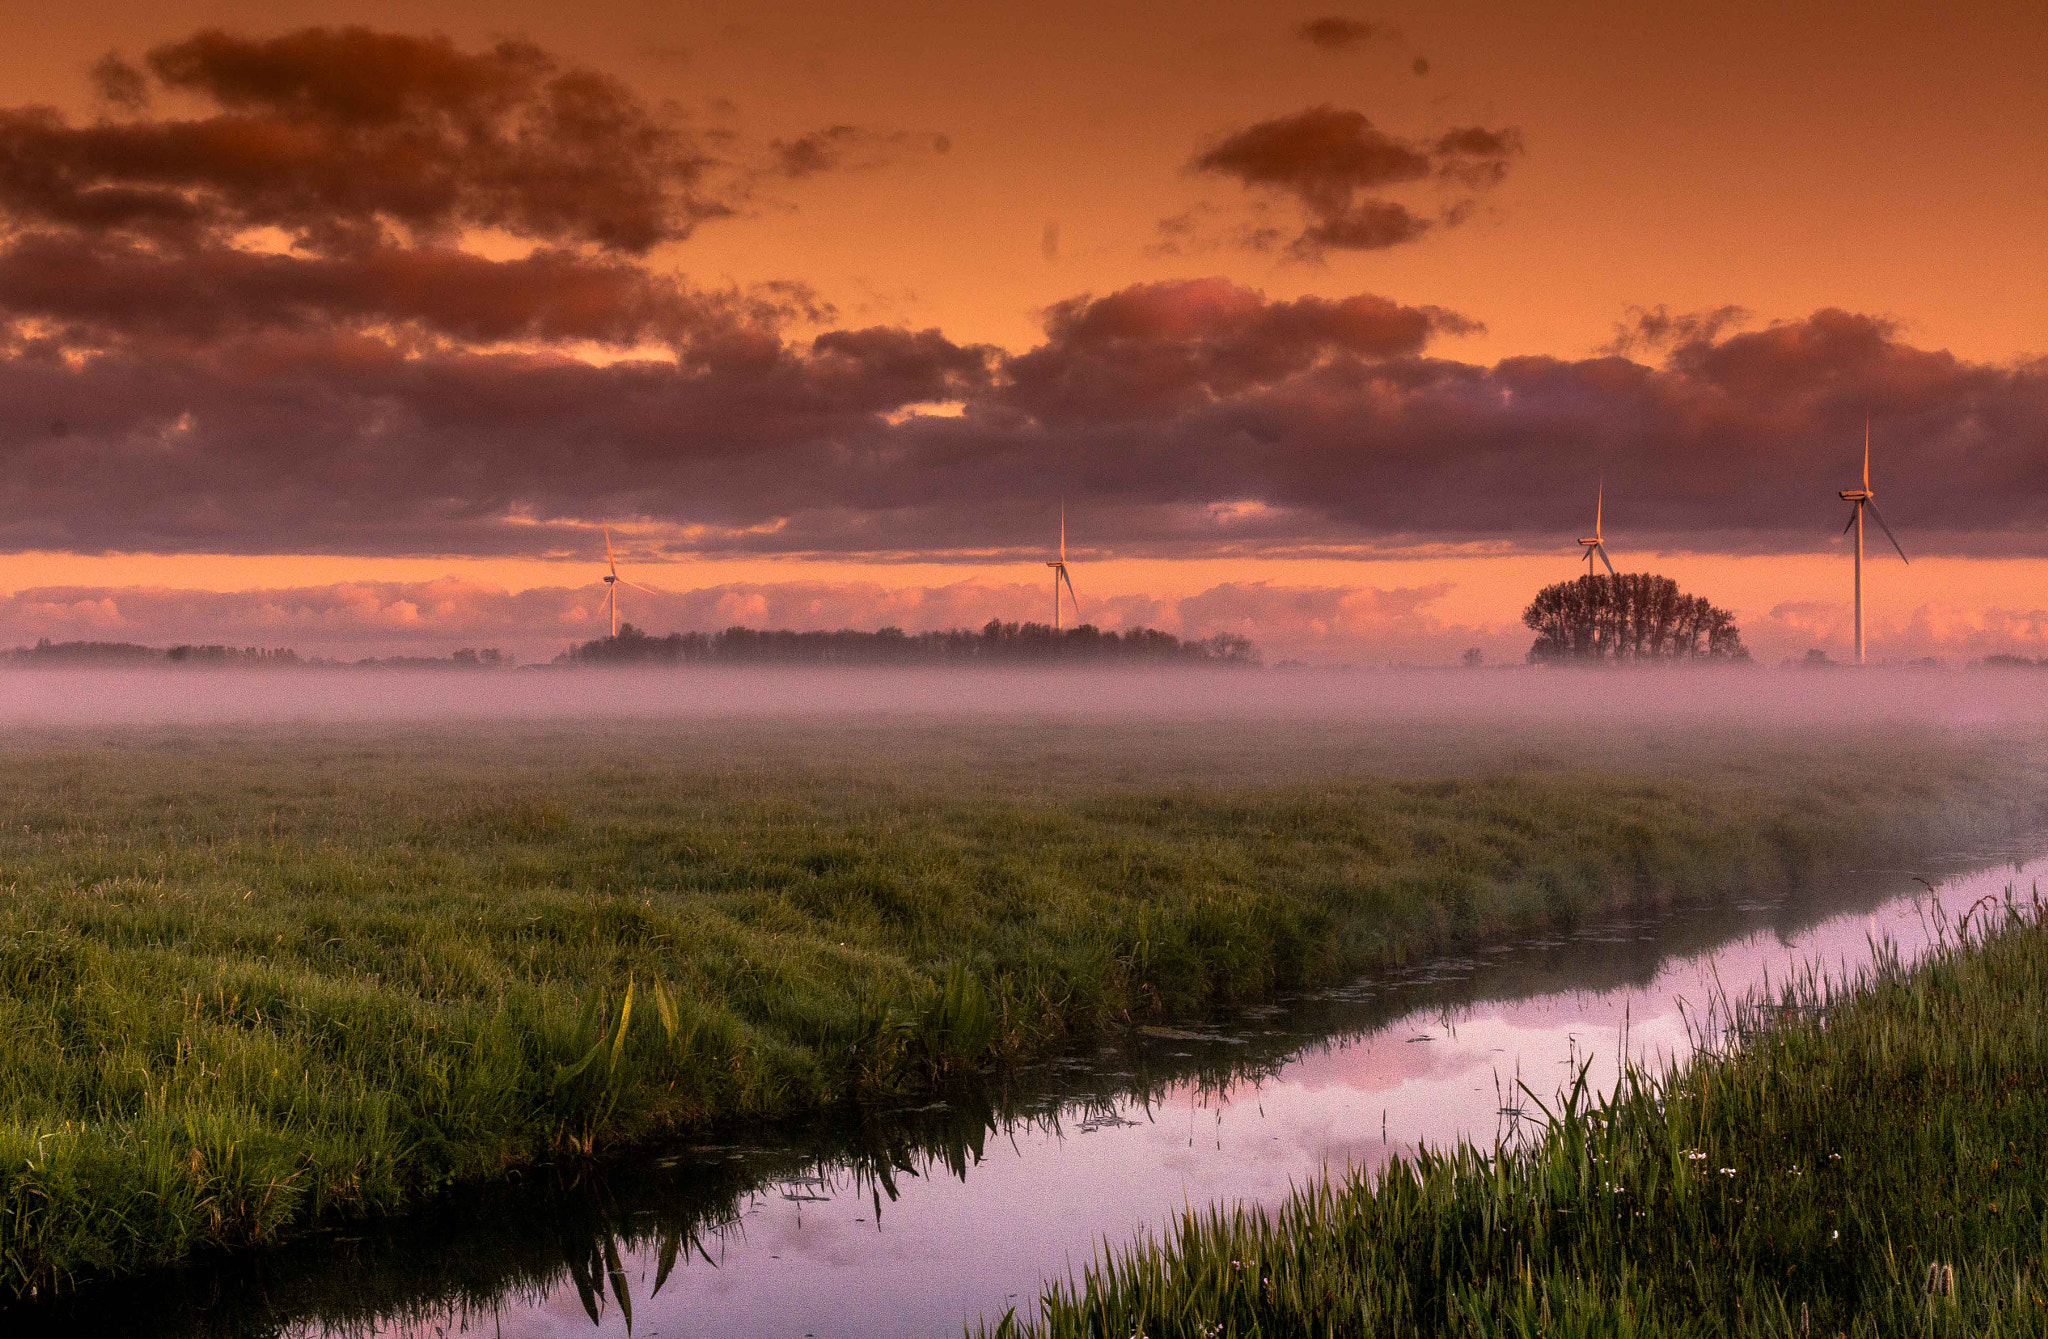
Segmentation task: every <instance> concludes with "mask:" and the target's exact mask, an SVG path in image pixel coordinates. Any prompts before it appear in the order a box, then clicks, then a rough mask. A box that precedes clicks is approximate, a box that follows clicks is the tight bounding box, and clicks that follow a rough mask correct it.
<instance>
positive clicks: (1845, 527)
mask: <svg viewBox="0 0 2048 1339" xmlns="http://www.w3.org/2000/svg"><path fill="white" fill-rule="evenodd" d="M1855 524H1856V509H1855V508H1854V507H1851V508H1849V519H1848V520H1847V521H1845V522H1844V523H1843V525H1842V533H1843V534H1845V535H1846V534H1848V533H1849V530H1850V528H1851V527H1853V526H1854V525H1855Z"/></svg>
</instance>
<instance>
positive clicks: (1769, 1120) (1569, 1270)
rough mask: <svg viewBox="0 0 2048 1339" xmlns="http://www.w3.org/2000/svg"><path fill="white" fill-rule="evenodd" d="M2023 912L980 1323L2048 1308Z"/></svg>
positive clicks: (1212, 1325) (1397, 1328)
mask: <svg viewBox="0 0 2048 1339" xmlns="http://www.w3.org/2000/svg"><path fill="white" fill-rule="evenodd" d="M2040 912H2041V904H2040V902H2039V897H2038V893H2035V894H2033V895H2032V896H2030V897H2029V898H2028V899H2027V900H2026V901H2025V902H2019V901H2016V900H2015V901H2008V902H2007V903H2006V904H2005V905H2003V906H1997V907H1987V908H1984V910H1983V916H1982V919H1981V920H1980V923H1979V924H1978V925H1976V926H1974V927H1972V926H1969V925H1964V926H1955V927H1948V930H1949V933H1948V934H1947V935H1946V936H1945V938H1944V941H1943V944H1942V947H1941V948H1940V950H1939V951H1938V952H1937V954H1936V955H1935V956H1934V957H1933V958H1932V959H1931V960H1928V961H1924V962H1923V963H1921V964H1920V965H1918V966H1916V967H1915V968H1914V969H1912V970H1910V971H1909V970H1906V969H1904V968H1902V967H1901V966H1900V965H1899V963H1898V961H1897V959H1896V957H1895V956H1894V957H1891V958H1889V959H1886V958H1883V957H1880V960H1879V964H1878V966H1877V968H1876V969H1875V970H1874V971H1872V972H1870V973H1868V974H1867V975H1865V976H1864V977H1862V978H1861V979H1859V980H1856V981H1853V982H1849V983H1830V982H1823V981H1820V980H1817V979H1815V978H1814V977H1812V976H1811V975H1809V976H1807V977H1806V978H1805V979H1803V980H1799V981H1795V982H1792V983H1789V984H1788V985H1787V986H1786V988H1785V990H1784V992H1783V994H1782V995H1781V996H1780V997H1778V998H1776V999H1772V1000H1762V1001H1751V1002H1747V1003H1745V1004H1741V1005H1738V1006H1737V1007H1735V1008H1733V1009H1732V1010H1723V1011H1719V1012H1716V1013H1714V1014H1712V1015H1711V1016H1710V1017H1708V1018H1707V1019H1704V1020H1700V1022H1699V1023H1698V1024H1696V1030H1697V1032H1698V1033H1699V1034H1700V1036H1699V1039H1700V1040H1701V1041H1702V1042H1704V1043H1706V1044H1707V1047H1708V1049H1705V1050H1702V1051H1701V1052H1700V1053H1699V1054H1698V1055H1697V1057H1696V1058H1695V1059H1694V1060H1693V1061H1692V1062H1691V1063H1690V1064H1688V1065H1687V1066H1685V1067H1683V1068H1674V1069H1668V1070H1665V1071H1663V1072H1661V1073H1657V1074H1645V1073H1642V1072H1640V1071H1638V1072H1633V1073H1629V1074H1626V1075H1625V1076H1624V1079H1623V1082H1622V1084H1621V1085H1620V1087H1619V1088H1618V1089H1617V1090H1616V1091H1615V1092H1614V1093H1613V1094H1611V1095H1609V1096H1607V1097H1605V1098H1601V1099H1595V1098H1593V1097H1592V1096H1590V1095H1589V1094H1588V1092H1587V1089H1586V1084H1585V1071H1584V1070H1583V1069H1582V1070H1581V1071H1580V1072H1579V1075H1578V1080H1577V1082H1576V1084H1575V1085H1574V1086H1573V1087H1571V1088H1570V1089H1568V1090H1567V1091H1565V1092H1563V1093H1561V1094H1559V1095H1558V1098H1557V1100H1555V1101H1552V1102H1549V1103H1547V1104H1546V1105H1545V1107H1544V1110H1545V1114H1546V1116H1547V1117H1548V1120H1547V1122H1546V1126H1545V1129H1544V1131H1543V1133H1542V1134H1541V1136H1540V1137H1538V1138H1536V1139H1535V1140H1533V1141H1532V1142H1530V1143H1528V1144H1525V1145H1497V1146H1494V1147H1487V1148H1479V1147H1472V1146H1469V1145H1465V1146H1460V1147H1458V1148H1455V1149H1449V1150H1444V1151H1441V1152H1425V1153H1422V1154H1419V1155H1417V1156H1415V1157H1412V1158H1397V1159H1395V1160H1394V1161H1393V1162H1392V1163H1391V1164H1390V1165H1389V1166H1388V1167H1387V1168H1386V1169H1385V1170H1384V1172H1383V1173H1382V1174H1381V1175H1380V1176H1378V1177H1377V1178H1375V1179H1366V1178H1362V1177H1352V1178H1350V1179H1348V1180H1344V1181H1341V1182H1334V1183H1330V1182H1326V1183H1323V1184H1319V1185H1316V1186H1314V1187H1311V1188H1308V1189H1306V1190H1304V1191H1302V1192H1300V1193H1299V1194H1297V1195H1296V1196H1295V1197H1294V1198H1293V1199H1291V1200H1290V1201H1289V1202H1287V1203H1286V1204H1285V1205H1283V1206H1282V1207H1280V1208H1279V1209H1278V1210H1277V1211H1275V1212H1271V1213H1268V1212H1265V1211H1264V1210H1260V1209H1256V1208H1234V1209H1212V1210H1207V1211H1202V1212H1197V1213H1191V1214H1189V1215H1188V1216H1187V1217H1186V1218H1184V1219H1183V1220H1182V1221H1181V1223H1180V1224H1179V1225H1178V1227H1177V1229H1175V1230H1174V1231H1173V1232H1172V1233H1171V1234H1170V1236H1169V1237H1168V1238H1167V1239H1166V1240H1164V1241H1144V1242H1139V1243H1137V1244H1134V1245H1132V1246H1129V1247H1127V1248H1125V1249H1123V1250H1120V1251H1117V1252H1114V1253H1112V1254H1110V1255H1108V1256H1107V1257H1106V1258H1103V1259H1101V1260H1100V1261H1098V1263H1097V1264H1096V1265H1095V1266H1094V1267H1092V1268H1090V1269H1088V1270H1087V1271H1086V1272H1085V1273H1084V1274H1083V1275H1082V1276H1081V1277H1080V1278H1079V1279H1077V1280H1074V1281H1071V1282H1069V1283H1066V1284H1063V1285H1060V1286H1056V1287H1053V1288H1052V1289H1050V1290H1049V1291H1048V1292H1047V1293H1046V1295H1045V1297H1044V1299H1043V1301H1042V1315H1041V1317H1040V1318H1038V1319H1037V1320H1036V1321H1035V1323H1028V1324H1020V1323H1018V1322H1017V1320H1016V1319H1015V1318H1014V1317H1011V1318H1007V1319H1006V1320H1005V1321H1004V1323H1003V1324H1002V1325H1000V1326H999V1327H998V1328H997V1332H998V1333H1002V1334H1007V1335H1033V1336H1082V1335H1087V1336H1110V1335H1114V1336H1118V1339H1127V1336H1130V1335H1135V1334H1142V1335H1147V1336H1150V1337H1151V1339H1178V1337H1180V1336H1188V1337H1189V1339H1194V1337H1196V1336H1199V1337H1200V1339H1223V1337H1225V1336H1250V1335H1279V1334H1287V1335H1297V1334H1298V1335H1336V1334H1444V1335H1484V1336H1494V1335H1499V1336H1509V1335H1513V1336H1528V1335H1643V1336H1696V1335H1697V1336H1707V1335H1745V1336H1748V1335H1763V1336H1777V1335H1783V1336H1788V1337H1789V1336H1797V1337H1798V1339H1805V1337H1806V1336H1809V1335H1856V1336H1865V1335H1868V1336H1877V1335H1885V1336H1890V1335H1965V1334H1967V1335H2022V1334H2024V1335H2039V1334H2042V1333H2044V1332H2048V1300H2044V1293H2048V1284H2044V1279H2043V1273H2042V1270H2043V1260H2044V1258H2048V1250H2044V1246H2048V1230H2044V1223H2048V1158H2044V1156H2043V1153H2044V1145H2043V1141H2042V1136H2041V1131H2042V1130H2044V1129H2048V928H2044V925H2043V923H2042V919H2041V915H2040ZM1984 922H1990V923H1991V925H1987V924H1985V923H1984ZM1993 925H1995V927H1996V928H1997V930H1998V932H1997V933H1992V934H1988V935H1987V934H1986V933H1985V931H1986V930H1987V929H1990V928H1992V926H1993ZM1530 1096H1531V1097H1533V1096H1534V1095H1530Z"/></svg>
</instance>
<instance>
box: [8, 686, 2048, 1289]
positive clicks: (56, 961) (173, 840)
mask: <svg viewBox="0 0 2048 1339" xmlns="http://www.w3.org/2000/svg"><path fill="white" fill-rule="evenodd" d="M1589 747H1590V746H1589V745H1588V744H1587V743H1586V741H1583V740H1578V739H1571V738H1565V737H1542V736H1536V735H1520V734H1514V735H1497V736H1494V737H1489V738H1483V739H1473V738H1451V737H1447V736H1445V735H1443V734H1442V732H1441V731H1428V730H1421V729H1419V728H1418V729H1415V730H1411V731H1410V732H1409V733H1407V734H1398V733H1390V732H1389V731H1386V730H1381V731H1371V730H1368V729H1366V728H1365V727H1362V726H1358V725H1350V726H1342V727H1337V726H1316V725H1296V726H1286V725H1282V724H1275V723H1273V722H1265V723H1256V724H1245V725H1236V726H1232V725H1228V724H1219V723H1213V722H1211V723H1200V724H1190V725H1169V724H1151V725H1144V726H1128V727H1120V728H1114V729H1111V728H1105V727H1103V726H1101V725H1099V724H1091V725H1088V726H1087V727H1085V728H1082V727H1078V726H1075V725H1074V724H1073V723H1071V722H1069V723H1059V722H1029V721H1026V722H1009V723H1004V722H991V721H983V722H980V723H974V722H969V721H964V720H956V721H918V720H898V721H881V720H874V721H858V720H855V721H841V722H838V723H836V724H833V725H830V726H825V727H821V726H819V725H818V724H817V723H816V722H810V723H789V722H784V723H775V722H765V723H757V724H754V725H750V726H744V727H743V726H717V727H713V726H704V725H691V726H688V727H683V726H676V725H667V726H641V727H634V728H633V730H632V731H631V732H629V731H628V729H627V727H623V726H619V725H616V724H614V725H611V726H606V727H602V729H601V731H600V733H597V734H589V733H583V732H579V731H576V730H571V729H569V728H566V727H559V726H557V727H539V726H535V727H521V728H509V727H508V728H496V727H494V728H493V730H492V731H491V732H489V733H485V732H481V731H470V732H466V733H465V732H458V731H456V730H454V729H452V728H450V729H444V730H440V731H437V732H431V733H427V734H420V733H418V732H400V731H397V730H392V729H373V728H368V727H365V728H359V729H342V728H325V729H313V728H305V729H286V728H276V729H247V730H213V731H208V732H198V731H192V730H178V731H163V730H159V731H138V732H132V733H121V732H99V733H95V734H91V735H80V734H74V735H17V736H16V737H14V738H13V739H12V740H10V741H9V744H8V750H7V763H8V767H7V769H6V772H5V777H6V780H5V781H4V782H0V1290H4V1291H13V1292H22V1291H26V1290H28V1289H30V1288H43V1289H47V1288H52V1287H63V1286H69V1285H71V1284H73V1283H75V1282H77V1281H80V1280H82V1279H85V1278H88V1277H92V1276H96V1275H109V1274H118V1273H125V1272H131V1271H136V1270H141V1269H145V1268H149V1267H152V1266H157V1265H163V1264H170V1263H176V1262H179V1261H183V1260H186V1259H188V1258H190V1257H192V1256H193V1255H194V1254H195V1253H199V1252H203V1251H209V1250H214V1249H218V1248H234V1247H242V1246H248V1245H253V1244H259V1243H268V1242H273V1241H277V1240H280V1239H283V1238H286V1237H289V1236H290V1235H292V1234H293V1232H294V1231H295V1230H297V1229H300V1228H302V1227H304V1226H306V1225H308V1224H311V1223H314V1222H319V1221H324V1220H332V1219H333V1218H335V1217H336V1216H340V1215H368V1214H385V1213H391V1212H396V1211H399V1210H403V1209H406V1208H408V1207H411V1206H414V1205H416V1204H419V1203H420V1202H422V1201H423V1200H426V1199H428V1198H430V1197H432V1196H434V1195H435V1194H436V1193H437V1192H439V1191H441V1190H443V1189H445V1188H447V1187H449V1186H451V1185H454V1184H458V1183H481V1182H489V1181H491V1180H493V1179H496V1178H499V1177H501V1176H503V1175H505V1174H506V1173H507V1172H508V1170H510V1169H513V1168H516V1167H518V1166H521V1165H523V1164H527V1163H531V1162H532V1161H534V1160H536V1159H539V1158H543V1157H548V1156H560V1155H562V1154H564V1153H582V1152H594V1151H598V1150H601V1149H603V1148H605V1147H608V1146H613V1145H617V1144H619V1143H621V1142H623V1141H627V1140H632V1139H639V1138H646V1137H650V1136H653V1135H656V1134H659V1133H662V1132H666V1131H674V1130H678V1129H687V1128H692V1127H700V1126H703V1125H705V1124H707V1123H711V1122H716V1121H719V1120H725V1119H732V1118H738V1117H750V1116H759V1115H764V1114H767V1115H775V1114H787V1113H793V1112H799V1111H805V1110H815V1109H818V1108H821V1107H825V1106H829V1105H831V1104H834V1103H839V1102H845V1101H853V1100H859V1099H862V1098H864V1097H875V1096H881V1095H886V1094H890V1093H898V1092H902V1091H905V1090H908V1089H916V1088H919V1087H923V1086H928V1085H931V1084H933V1083H936V1082H943V1081H944V1080H945V1079H946V1078H947V1077H948V1076H949V1075H950V1074H954V1073H957V1072H959V1071H961V1070H963V1069H968V1068H975V1067H981V1066H985V1065H989V1064H1000V1063H1002V1062H1004V1061H1006V1060H1012V1059H1016V1058H1020V1057H1024V1056H1028V1055H1033V1054H1043V1053H1045V1052H1047V1051H1049V1050H1053V1049H1057V1048H1060V1047H1063V1046H1067V1045H1070V1044H1072V1043H1073V1042H1075V1041H1076V1040H1077V1039H1079V1038H1081V1037H1084V1036H1086V1035H1087V1034H1089V1033H1091V1032H1094V1031H1097V1030H1099V1029H1102V1028H1105V1027H1112V1026H1120V1025H1122V1024H1124V1023H1126V1022H1128V1021H1130V1020H1133V1019H1143V1018H1163V1017H1169V1016H1180V1015H1189V1014H1194V1013H1197V1012H1199V1011H1201V1010H1203V1009H1205V1008H1209V1007H1211V1006H1213V1005H1216V1004H1218V1003H1220V1002H1223V1001H1227V1000H1235V999H1244V998H1249V997H1253V996H1257V995H1260V994H1263V993H1266V992H1270V991H1272V990H1274V989H1276V988H1281V987H1287V986H1293V985H1297V984H1305V983H1309V982H1313V981H1317V980H1325V979H1331V978H1334V977H1336V976H1338V975H1341V974H1344V973H1347V972H1352V971H1356V970H1359V969H1361V968H1364V967H1367V966H1370V965H1373V964H1375V963H1382V962H1388V961H1398V960H1400V959H1402V958H1403V957H1405V956H1409V955H1413V954H1416V953H1420V952H1424V951H1428V950H1430V949H1434V948H1438V947H1443V946H1446V945H1449V944H1452V943H1456V942H1462V941H1467V940H1471V939H1475V938H1485V937H1494V936H1503V935H1509V934H1515V933H1521V932H1525V931H1529V930H1534V929H1539V928H1544V927H1549V926H1555V925H1560V924H1569V923H1573V922H1575V921H1578V920H1581V919H1584V918H1588V917H1595V916H1598V915H1600V914H1602V913H1603V912H1605V911H1607V910H1610V909H1612V908H1614V907H1616V906H1620V905H1630V906H1636V907H1641V906H1645V905H1651V904H1663V903H1670V902H1674V901H1684V900H1694V901H1711V900H1715V899H1722V898H1747V897H1750V896H1755V895H1757V894H1759V893H1764V892H1770V891H1775V890H1782V889H1784V888H1787V887H1790V886H1793V885H1796V884H1798V883H1799V882H1800V881H1802V880H1804V879H1805V878H1807V877H1808V876H1809V875H1810V874H1812V873H1813V872H1814V871H1815V870H1816V869H1818V868H1820V867H1821V866H1822V865H1823V864H1824V863H1825V862H1826V860H1827V859H1828V858H1829V856H1830V854H1831V853H1833V852H1835V851H1838V850H1839V849H1841V843H1842V842H1843V841H1845V840H1850V839H1854V840H1861V841H1867V842H1869V843H1872V844H1873V846H1874V849H1875V850H1877V851H1878V852H1883V851H1893V852H1898V853H1900V854H1902V855H1903V854H1906V853H1912V852H1924V851H1926V850H1928V849H1931V848H1933V847H1936V846H1940V845H1945V844H1952V843H1955V842H1960V841H1968V840H1979V839H1983V838H1985V837H1987V836H1990V835H1994V834H2004V833H2009V832H2012V831H2015V830H2018V829H2019V828H2021V827H2025V826H2029V825H2032V824H2036V823H2038V822H2040V821H2041V820H2042V819H2043V817H2044V814H2048V802H2044V798H2043V797H2044V795H2048V792H2044V790H2043V788H2042V787H2041V786H2040V784H2039V783H2040V780H2041V771H2040V769H2039V767H2038V766H2037V765H2036V764H2035V763H2034V762H2033V761H2031V760H2030V758H2029V756H2028V755H2027V754H2026V752H2025V751H2024V750H2022V749H2019V748H2017V747H2015V746H2012V745H2010V744H2008V743H2004V742H2001V741H1995V740H1989V739H1960V738H1949V737H1941V736H1936V735H1932V734H1929V735H1925V736H1915V735H1910V734H1900V735H1898V736H1896V737H1895V738H1893V739H1892V740H1891V741H1889V742H1886V743H1883V744H1879V745H1873V746H1870V747H1868V748H1863V749H1860V750H1858V751H1856V752H1853V753H1845V752H1843V751H1842V750H1840V749H1837V748H1836V747H1834V746H1833V745H1831V744H1829V745H1824V744H1822V743H1819V742H1816V741H1811V740H1801V739H1797V738H1792V737H1789V736H1786V735H1784V734H1782V733H1781V734H1779V735H1775V736H1772V737H1770V738H1761V737H1737V738H1729V737H1727V736H1725V735H1724V734H1714V735H1709V734H1701V735H1699V736H1698V737H1695V738H1690V739H1688V738H1672V737H1660V738H1657V739H1655V740H1648V741H1639V742H1636V743H1629V742H1628V741H1625V740H1623V741H1613V740H1610V741H1606V742H1604V743H1601V744H1600V745H1598V746H1597V750H1596V751H1594V752H1590V753H1589ZM1563 756H1579V757H1588V758H1592V759H1593V760H1595V761H1597V762H1599V764H1600V765H1601V767H1602V769H1603V770H1600V771H1598V772H1594V771H1580V770H1573V769H1571V768H1566V767H1563V766H1561V765H1560V764H1559V763H1558V762H1557V761H1556V759H1557V758H1559V757H1563ZM1219 778H1225V779H1219Z"/></svg>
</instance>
